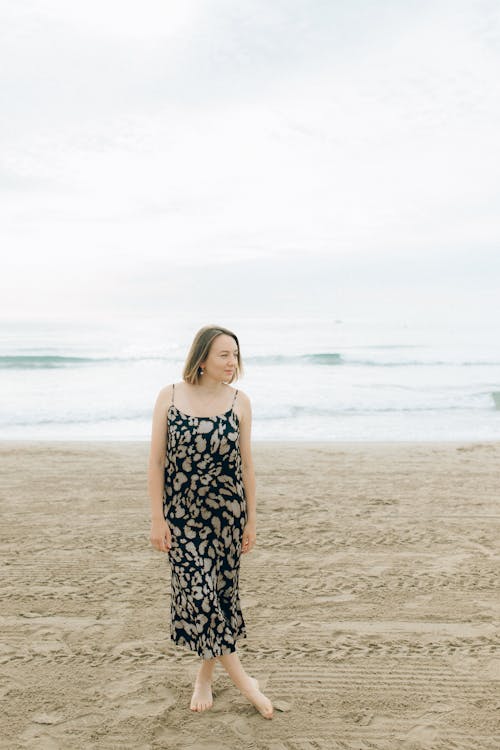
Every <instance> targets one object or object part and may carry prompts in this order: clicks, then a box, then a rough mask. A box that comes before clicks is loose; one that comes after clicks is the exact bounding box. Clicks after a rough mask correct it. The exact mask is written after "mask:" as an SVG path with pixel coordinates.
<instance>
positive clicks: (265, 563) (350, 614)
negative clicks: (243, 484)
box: [0, 442, 500, 750]
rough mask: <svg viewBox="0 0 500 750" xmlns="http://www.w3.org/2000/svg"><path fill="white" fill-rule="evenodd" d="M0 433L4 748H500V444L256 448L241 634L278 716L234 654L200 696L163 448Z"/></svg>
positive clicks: (250, 665) (242, 648)
mask: <svg viewBox="0 0 500 750" xmlns="http://www.w3.org/2000/svg"><path fill="white" fill-rule="evenodd" d="M0 449H1V466H2V496H1V512H2V524H1V531H0V533H1V551H2V605H1V616H0V622H1V631H2V639H1V645H0V657H1V663H2V667H1V670H2V676H3V679H2V683H1V689H0V690H1V691H0V695H1V697H2V699H3V700H2V712H1V714H0V723H1V727H0V730H1V731H0V738H1V739H0V743H1V744H0V746H1V747H2V748H4V747H5V748H8V749H9V750H12V749H13V748H30V749H31V748H36V749H37V750H45V748H47V749H48V750H52V748H54V749H56V748H57V749H59V748H68V749H70V748H71V750H74V749H75V748H85V750H90V749H91V748H102V749H107V748H109V749H111V748H120V749H121V750H123V748H133V750H146V749H149V748H172V750H174V749H175V750H234V749H235V748H246V749H247V750H253V749H255V750H257V749H258V750H261V749H263V750H332V749H333V750H336V749H337V748H342V750H345V749H346V748H349V749H350V750H353V749H356V750H379V749H380V750H382V749H386V748H390V749H391V750H393V749H394V750H400V749H402V750H407V749H411V748H443V749H445V748H446V749H449V748H452V749H453V750H460V749H461V748H464V750H465V749H467V750H471V748H480V750H493V749H494V748H495V750H496V749H497V748H498V747H500V730H499V717H500V691H499V688H500V649H499V638H498V627H497V626H498V617H499V612H500V604H499V599H498V584H499V578H498V570H499V569H498V560H499V539H500V534H499V533H498V532H499V519H500V510H499V476H498V467H499V466H500V444H496V443H481V444H479V443H476V444H474V443H470V444H459V443H456V444H454V443H446V444H432V443H419V444H410V443H400V444H397V443H395V444H391V443H387V444H359V443H358V444H348V445H346V444H335V443H330V444H324V443H323V444H320V443H318V444H313V443H307V444H298V443H256V444H255V445H254V459H255V467H256V474H257V487H258V493H257V507H258V528H257V545H256V547H255V549H254V550H253V551H252V552H251V553H249V554H248V555H244V556H243V559H242V568H241V600H242V608H243V614H244V617H245V621H246V624H247V629H248V638H247V639H246V640H244V639H243V640H240V641H239V644H238V649H239V653H240V657H241V659H242V661H243V664H244V665H245V667H246V669H247V670H248V671H249V673H250V674H252V675H254V676H256V677H258V678H259V680H260V681H261V683H262V685H263V686H264V690H265V692H266V693H267V694H268V695H269V697H270V698H271V699H272V700H273V701H274V702H275V705H276V710H275V717H274V719H273V720H272V721H266V720H265V719H263V718H262V717H261V716H260V715H259V714H258V712H257V711H256V710H255V709H254V708H253V706H252V705H251V704H250V703H248V702H247V701H246V700H245V699H244V698H243V697H242V696H240V694H239V693H238V691H237V690H236V688H235V687H234V685H233V684H232V682H231V681H230V679H229V677H228V676H227V674H226V673H225V672H224V670H223V668H222V667H221V666H220V665H218V666H217V671H216V678H215V683H214V706H213V708H212V709H211V710H209V711H206V712H204V713H202V714H195V713H192V712H191V711H190V710H189V702H190V698H191V692H192V691H191V686H192V682H193V679H194V676H195V673H196V669H197V666H198V657H197V655H196V654H194V653H192V652H190V651H188V650H187V649H183V648H180V647H178V646H175V645H174V644H173V643H172V642H171V640H170V629H169V628H170V621H169V617H170V578H169V576H170V569H169V565H168V558H167V556H166V555H165V554H162V553H160V552H157V551H156V550H154V549H153V548H152V547H151V545H150V544H149V528H150V521H149V498H148V496H147V490H146V468H147V458H148V450H149V446H148V444H147V443H106V444H104V443H68V444H64V443H51V444H49V443H22V442H19V443H15V442H4V443H2V444H1V445H0ZM278 708H279V709H280V710H278Z"/></svg>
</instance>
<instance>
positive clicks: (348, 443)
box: [0, 437, 500, 447]
mask: <svg viewBox="0 0 500 750" xmlns="http://www.w3.org/2000/svg"><path fill="white" fill-rule="evenodd" d="M124 444H125V445H135V446H145V445H147V446H148V447H149V445H150V440H132V439H123V440H108V439H104V440H100V439H97V440H80V439H79V440H72V439H59V440H53V439H52V438H50V439H47V440H31V439H29V438H28V439H21V438H19V439H13V438H5V439H3V438H0V447H1V446H6V447H9V446H10V445H12V446H18V445H21V446H23V445H26V446H27V445H36V446H40V447H44V446H45V447H46V446H49V445H74V446H79V445H101V446H115V445H124ZM266 445H268V446H280V445H284V446H285V445H292V446H311V447H313V446H327V447H334V446H339V447H356V446H364V445H366V446H390V447H393V446H394V445H424V446H429V447H436V446H439V445H500V437H499V438H496V439H491V440H487V439H472V438H471V439H467V440H463V439H456V440H415V439H410V440H252V446H258V447H260V446H266Z"/></svg>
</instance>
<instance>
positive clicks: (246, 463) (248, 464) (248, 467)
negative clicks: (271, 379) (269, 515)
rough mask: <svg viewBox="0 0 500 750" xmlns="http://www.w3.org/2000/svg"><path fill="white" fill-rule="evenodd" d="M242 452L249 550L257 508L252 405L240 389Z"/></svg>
mask: <svg viewBox="0 0 500 750" xmlns="http://www.w3.org/2000/svg"><path fill="white" fill-rule="evenodd" d="M240 398H241V403H242V407H241V416H240V454H241V462H242V475H243V486H244V487H245V497H246V504H247V523H246V526H245V529H244V532H243V549H242V551H243V552H249V551H250V550H251V549H252V547H253V546H254V544H255V539H256V524H257V508H256V500H255V470H254V466H253V459H252V446H251V432H252V405H251V403H250V399H249V398H248V396H247V395H246V394H245V393H243V392H242V391H240Z"/></svg>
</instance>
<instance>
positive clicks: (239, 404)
mask: <svg viewBox="0 0 500 750" xmlns="http://www.w3.org/2000/svg"><path fill="white" fill-rule="evenodd" d="M234 391H235V392H236V391H238V396H237V398H236V403H235V405H234V408H235V411H236V413H237V414H238V416H239V417H244V416H245V415H250V414H251V411H252V404H251V401H250V398H249V396H248V395H247V394H246V393H245V391H242V390H240V389H239V388H235V389H234Z"/></svg>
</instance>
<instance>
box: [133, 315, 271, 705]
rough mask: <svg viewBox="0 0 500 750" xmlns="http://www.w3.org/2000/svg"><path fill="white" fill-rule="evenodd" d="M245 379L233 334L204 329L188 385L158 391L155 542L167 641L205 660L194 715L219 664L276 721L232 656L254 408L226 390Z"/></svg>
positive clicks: (152, 477)
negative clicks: (166, 567) (164, 585)
mask: <svg viewBox="0 0 500 750" xmlns="http://www.w3.org/2000/svg"><path fill="white" fill-rule="evenodd" d="M241 374H242V363H241V353H240V348H239V342H238V339H237V337H236V335H235V334H234V333H232V331H229V330H227V329H226V328H222V327H218V326H205V327H203V328H201V329H200V330H199V331H198V333H197V334H196V336H195V338H194V341H193V343H192V345H191V349H190V351H189V354H188V357H187V360H186V364H185V367H184V372H183V381H182V382H180V383H174V384H172V385H168V386H165V388H163V389H162V390H161V391H160V393H159V394H158V398H157V400H156V404H155V407H154V413H153V426H152V436H151V450H150V457H149V471H148V492H149V495H150V498H151V516H152V520H151V536H150V539H151V543H152V545H153V546H154V547H155V548H156V549H158V550H159V551H161V552H167V553H168V559H169V562H170V567H171V574H172V583H171V585H172V599H171V638H172V640H173V641H174V642H175V643H176V644H178V645H181V646H185V647H187V648H189V649H191V650H192V651H196V652H197V653H198V655H199V656H201V657H202V661H201V664H200V668H199V671H198V674H197V676H196V680H195V685H194V692H193V696H192V699H191V706H190V707H191V710H192V711H205V710H206V709H208V708H210V707H211V706H212V703H213V699H212V689H211V685H212V677H213V673H214V669H215V665H216V662H217V660H219V661H220V663H221V664H222V666H223V667H224V669H225V670H226V672H227V673H228V674H229V676H230V678H231V680H232V681H233V682H234V684H235V685H236V687H237V688H238V689H239V690H240V691H241V693H242V694H243V695H245V696H246V697H247V698H248V699H249V700H250V701H251V703H253V705H254V706H255V707H256V708H257V710H258V711H259V712H260V713H261V714H262V716H264V717H265V718H267V719H271V718H272V716H273V706H272V703H271V701H270V700H269V698H267V697H266V696H265V695H264V694H263V693H262V692H261V691H260V690H259V683H258V681H257V680H256V679H254V678H253V677H251V676H250V675H249V674H248V673H247V672H245V670H244V669H243V666H242V664H241V662H240V660H239V656H238V654H237V653H236V641H237V639H238V638H246V629H245V622H244V619H243V615H242V612H241V607H240V600H239V591H238V581H239V568H240V559H241V553H247V552H250V551H251V550H252V548H253V546H254V545H255V539H256V509H255V475H254V469H253V463H252V455H251V447H250V431H251V420H252V411H251V404H250V399H249V398H248V396H247V395H246V394H245V393H243V392H242V391H240V390H236V389H235V388H232V387H231V386H230V385H229V383H232V382H233V381H234V380H236V379H237V378H238V377H239V375H241ZM167 433H168V434H167Z"/></svg>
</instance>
